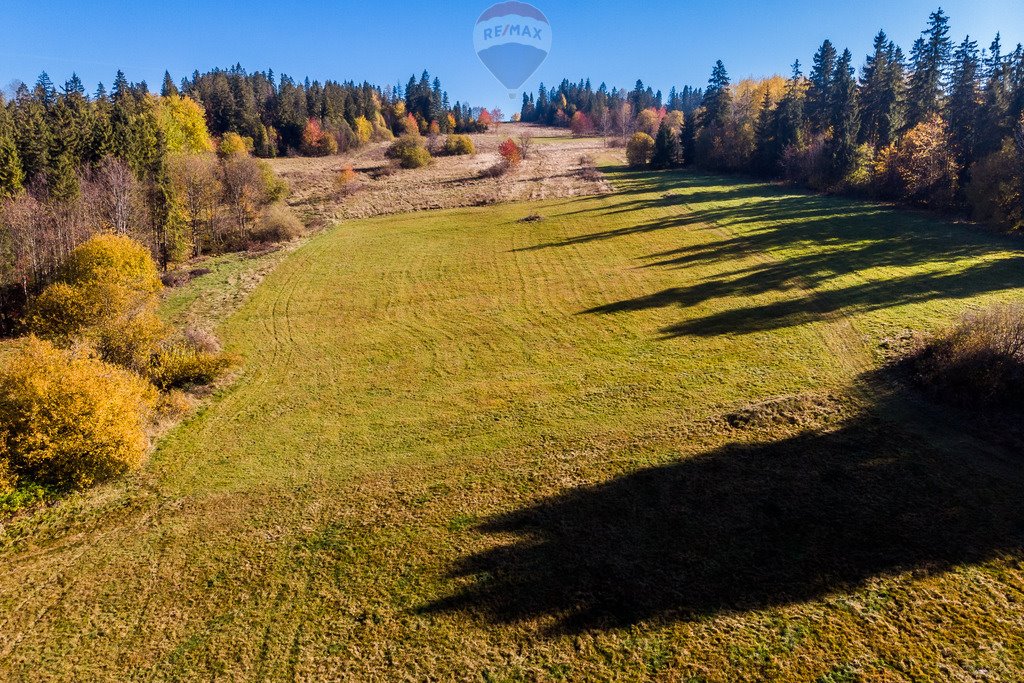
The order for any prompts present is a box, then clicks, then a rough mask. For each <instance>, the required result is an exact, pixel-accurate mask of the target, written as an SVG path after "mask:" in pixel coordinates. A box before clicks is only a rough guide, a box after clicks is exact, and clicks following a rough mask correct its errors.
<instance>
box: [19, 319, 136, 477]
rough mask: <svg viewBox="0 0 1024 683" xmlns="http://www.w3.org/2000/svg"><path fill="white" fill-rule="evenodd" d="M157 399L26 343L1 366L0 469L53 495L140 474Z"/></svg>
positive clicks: (80, 360)
mask: <svg viewBox="0 0 1024 683" xmlns="http://www.w3.org/2000/svg"><path fill="white" fill-rule="evenodd" d="M155 401H156V392H155V390H154V389H153V387H152V386H151V385H149V384H148V383H147V382H146V381H145V380H143V379H141V378H139V377H137V376H135V375H133V374H131V373H130V372H127V371H125V370H121V369H119V368H117V367H114V366H112V365H108V364H106V363H104V362H102V361H100V360H98V359H96V358H92V357H88V356H82V355H75V354H73V353H71V352H68V351H62V350H60V349H58V348H56V347H54V346H53V345H52V344H50V343H48V342H45V341H42V340H39V339H36V338H34V337H28V338H26V339H22V340H19V341H18V342H16V348H15V350H14V352H13V353H10V354H8V355H5V357H4V359H3V363H2V365H0V461H6V462H7V463H8V464H9V466H10V468H11V470H13V471H14V473H16V474H17V475H19V476H24V477H27V478H29V479H31V480H33V481H35V482H37V483H40V484H44V485H47V486H51V487H54V488H58V489H78V488H84V487H87V486H91V485H93V484H95V483H97V482H101V481H103V480H106V479H109V478H111V477H114V476H117V475H119V474H122V473H124V472H126V471H129V470H132V469H135V468H137V467H139V465H140V464H141V463H142V458H143V456H144V455H145V453H146V449H147V447H148V445H149V442H148V439H147V436H146V431H145V427H146V424H147V423H148V420H149V416H150V414H151V411H152V409H153V406H154V405H155Z"/></svg>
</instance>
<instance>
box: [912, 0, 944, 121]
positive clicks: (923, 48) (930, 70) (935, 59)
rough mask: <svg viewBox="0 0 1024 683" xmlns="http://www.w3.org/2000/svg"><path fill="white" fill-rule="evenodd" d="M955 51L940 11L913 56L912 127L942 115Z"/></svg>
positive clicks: (932, 19) (919, 40)
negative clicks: (952, 53) (951, 55)
mask: <svg viewBox="0 0 1024 683" xmlns="http://www.w3.org/2000/svg"><path fill="white" fill-rule="evenodd" d="M952 49H953V44H952V42H951V41H950V38H949V17H947V16H946V14H945V12H943V11H942V9H941V8H939V9H938V10H936V11H935V12H932V14H931V16H930V17H929V18H928V28H927V29H926V30H925V31H924V32H923V33H922V34H921V37H920V38H918V39H917V41H916V42H915V43H914V49H913V51H912V52H911V55H910V61H911V68H912V72H911V74H910V87H909V91H908V93H907V98H908V104H907V107H908V110H907V126H908V127H912V126H915V125H917V124H918V123H921V122H922V121H926V120H928V119H929V118H931V117H932V116H934V115H936V114H939V113H940V112H941V111H942V105H943V96H944V94H945V86H946V79H947V71H948V67H949V60H950V54H951V52H952Z"/></svg>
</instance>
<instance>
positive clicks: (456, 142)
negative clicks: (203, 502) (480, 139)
mask: <svg viewBox="0 0 1024 683" xmlns="http://www.w3.org/2000/svg"><path fill="white" fill-rule="evenodd" d="M444 153H445V154H448V155H450V156H464V155H466V154H476V147H475V146H474V145H473V138H471V137H469V136H468V135H449V136H448V138H447V139H446V140H445V141H444Z"/></svg>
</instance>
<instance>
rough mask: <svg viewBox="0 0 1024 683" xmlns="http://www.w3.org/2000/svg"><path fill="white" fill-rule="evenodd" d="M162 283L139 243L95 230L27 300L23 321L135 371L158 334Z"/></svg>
mask: <svg viewBox="0 0 1024 683" xmlns="http://www.w3.org/2000/svg"><path fill="white" fill-rule="evenodd" d="M162 288H163V284H162V283H161V281H160V277H159V276H158V274H157V269H156V264H155V263H154V262H153V259H152V257H151V256H150V255H149V252H148V251H147V250H146V249H145V247H143V246H142V245H141V244H139V243H137V242H135V241H133V240H131V239H129V238H127V237H121V236H118V235H107V234H103V235H96V236H94V237H93V238H92V239H90V240H88V241H87V242H85V243H83V244H82V245H80V246H79V247H78V248H76V249H75V250H74V251H72V252H71V255H70V256H69V257H68V259H67V261H66V262H65V264H64V266H63V267H62V268H61V270H60V272H59V273H58V277H57V282H55V283H53V284H52V285H50V286H49V287H47V288H46V289H45V290H43V292H42V294H40V295H39V296H38V297H36V299H35V300H34V301H33V302H32V303H31V304H30V306H29V311H28V315H27V316H26V325H27V327H28V329H29V331H30V332H32V333H33V334H35V335H37V336H39V337H42V338H44V339H48V340H50V341H53V342H55V343H57V344H59V345H61V346H65V347H69V346H72V345H73V344H75V343H77V342H80V341H85V342H86V343H88V344H91V345H92V346H93V347H94V348H95V349H96V350H97V351H98V352H99V353H100V355H101V357H102V358H103V359H104V360H106V361H108V362H111V363H116V364H118V365H121V366H124V367H127V368H132V369H135V370H139V369H142V368H144V367H145V365H146V363H147V361H148V357H149V354H150V353H152V351H153V349H155V347H156V344H157V343H158V341H159V340H160V337H161V336H162V335H163V333H164V328H163V324H162V323H161V322H160V320H159V319H158V318H157V316H156V306H157V303H158V293H159V292H160V290H161V289H162Z"/></svg>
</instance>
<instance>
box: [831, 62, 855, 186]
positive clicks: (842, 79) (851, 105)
mask: <svg viewBox="0 0 1024 683" xmlns="http://www.w3.org/2000/svg"><path fill="white" fill-rule="evenodd" d="M853 74H854V69H853V54H852V53H851V52H850V51H849V50H843V54H842V56H841V57H840V58H839V61H838V62H837V63H836V73H835V78H834V80H833V83H832V92H831V97H830V98H829V99H830V103H829V104H830V109H831V120H832V141H831V151H832V175H833V178H835V179H836V180H841V179H842V178H844V177H845V176H846V175H847V174H848V173H849V172H850V171H852V170H853V167H854V164H855V163H856V159H857V136H858V134H859V133H860V107H859V105H858V102H857V80H856V79H855V78H854V76H853Z"/></svg>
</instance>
